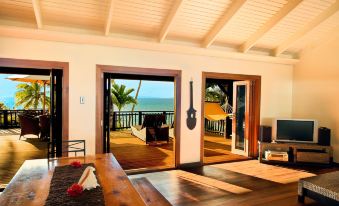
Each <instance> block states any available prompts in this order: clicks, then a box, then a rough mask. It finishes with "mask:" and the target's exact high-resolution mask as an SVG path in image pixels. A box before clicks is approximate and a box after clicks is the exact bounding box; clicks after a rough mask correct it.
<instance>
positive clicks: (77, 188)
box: [67, 183, 83, 197]
mask: <svg viewBox="0 0 339 206" xmlns="http://www.w3.org/2000/svg"><path fill="white" fill-rule="evenodd" d="M82 191H83V187H82V186H81V185H79V184H76V183H75V184H73V185H72V186H70V187H69V188H68V189H67V194H68V195H69V196H71V197H76V196H79V195H80V194H81V193H82Z"/></svg>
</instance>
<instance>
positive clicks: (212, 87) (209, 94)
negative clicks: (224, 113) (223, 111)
mask: <svg viewBox="0 0 339 206" xmlns="http://www.w3.org/2000/svg"><path fill="white" fill-rule="evenodd" d="M225 97H226V94H225V93H224V92H223V91H222V90H221V89H220V88H219V86H218V85H216V84H212V83H210V84H207V85H206V90H205V101H208V102H220V103H223V102H224V101H225Z"/></svg>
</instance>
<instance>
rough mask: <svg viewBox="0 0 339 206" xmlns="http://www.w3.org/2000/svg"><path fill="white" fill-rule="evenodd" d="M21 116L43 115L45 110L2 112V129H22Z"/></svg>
mask: <svg viewBox="0 0 339 206" xmlns="http://www.w3.org/2000/svg"><path fill="white" fill-rule="evenodd" d="M20 114H32V115H41V114H43V110H24V109H19V110H0V129H8V128H18V127H20V123H19V115H20Z"/></svg>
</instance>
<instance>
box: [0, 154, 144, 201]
mask: <svg viewBox="0 0 339 206" xmlns="http://www.w3.org/2000/svg"><path fill="white" fill-rule="evenodd" d="M75 160H78V161H80V162H81V163H94V165H95V167H96V172H97V178H98V179H99V181H100V183H101V187H102V188H103V193H104V198H105V204H106V205H125V206H128V205H133V206H138V205H146V204H145V203H144V201H143V200H142V198H141V196H140V195H139V193H138V192H137V191H136V190H135V188H134V187H133V185H132V183H131V182H130V180H129V179H128V177H127V175H126V174H125V172H124V171H123V169H122V168H121V166H120V165H119V163H118V162H117V160H116V159H115V158H114V156H113V155H112V154H111V153H110V154H98V155H95V156H86V157H76V158H74V157H73V158H59V159H56V160H47V159H38V160H26V161H25V162H24V164H23V165H22V166H21V168H20V169H19V170H18V172H17V173H16V175H15V176H14V177H13V179H12V180H11V182H10V183H9V184H8V186H7V187H6V189H5V190H4V191H3V193H2V194H1V195H0V205H25V206H29V205H44V204H45V201H46V199H47V197H48V193H49V187H50V182H51V179H52V176H53V171H54V168H55V167H56V166H63V165H69V164H70V163H71V162H73V161H75ZM65 194H66V191H65Z"/></svg>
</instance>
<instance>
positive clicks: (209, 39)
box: [202, 0, 246, 48]
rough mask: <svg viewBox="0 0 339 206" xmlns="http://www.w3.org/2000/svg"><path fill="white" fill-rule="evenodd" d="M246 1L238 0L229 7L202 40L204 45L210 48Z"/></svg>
mask: <svg viewBox="0 0 339 206" xmlns="http://www.w3.org/2000/svg"><path fill="white" fill-rule="evenodd" d="M245 3H246V0H236V1H234V2H233V3H232V4H231V6H230V7H229V8H228V9H227V11H226V13H225V14H224V15H223V16H222V17H221V19H220V20H219V21H218V22H217V23H216V24H215V26H214V27H213V28H212V29H211V30H210V31H209V32H208V34H207V35H206V36H205V38H204V40H203V41H202V47H205V48H208V47H209V46H210V45H211V44H212V43H213V42H214V41H215V39H216V38H217V36H218V35H219V34H220V32H221V31H222V30H223V28H224V27H225V26H226V25H227V24H228V23H229V22H230V20H231V19H232V17H233V16H234V15H235V14H236V13H237V12H238V11H239V9H240V8H241V7H242V6H243V5H244V4H245Z"/></svg>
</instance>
